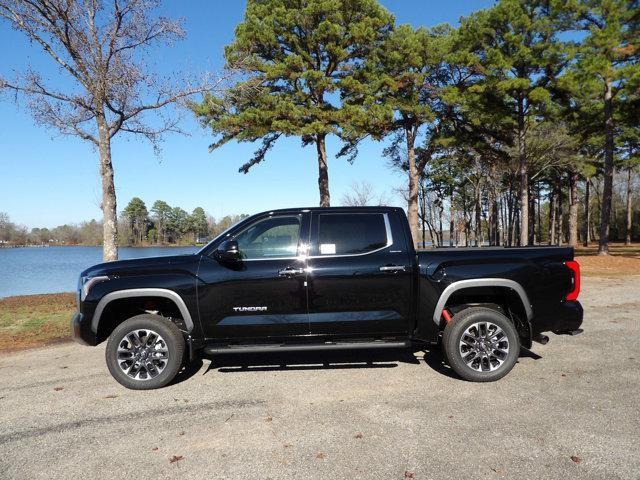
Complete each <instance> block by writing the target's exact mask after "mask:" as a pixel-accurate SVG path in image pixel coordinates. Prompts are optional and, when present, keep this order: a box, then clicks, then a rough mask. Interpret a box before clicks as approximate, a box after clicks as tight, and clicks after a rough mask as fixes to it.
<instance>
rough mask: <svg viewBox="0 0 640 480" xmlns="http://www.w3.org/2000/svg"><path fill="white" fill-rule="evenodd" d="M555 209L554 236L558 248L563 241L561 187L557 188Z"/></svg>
mask: <svg viewBox="0 0 640 480" xmlns="http://www.w3.org/2000/svg"><path fill="white" fill-rule="evenodd" d="M556 208H557V209H558V211H557V212H556V222H557V225H556V235H557V236H558V241H557V242H556V243H557V244H558V246H562V240H563V238H562V237H563V233H564V231H563V228H562V227H563V223H564V221H563V220H564V219H563V216H564V212H563V210H562V187H561V186H560V187H558V200H557V201H556Z"/></svg>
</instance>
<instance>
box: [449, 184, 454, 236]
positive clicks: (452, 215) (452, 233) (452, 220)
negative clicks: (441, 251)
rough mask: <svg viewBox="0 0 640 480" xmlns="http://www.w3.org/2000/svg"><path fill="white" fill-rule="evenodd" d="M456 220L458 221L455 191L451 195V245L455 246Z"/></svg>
mask: <svg viewBox="0 0 640 480" xmlns="http://www.w3.org/2000/svg"><path fill="white" fill-rule="evenodd" d="M455 222H456V210H455V206H454V203H453V192H451V195H450V196H449V246H450V247H453V242H454V241H455V235H456V234H455Z"/></svg>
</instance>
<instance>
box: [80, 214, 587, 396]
mask: <svg viewBox="0 0 640 480" xmlns="http://www.w3.org/2000/svg"><path fill="white" fill-rule="evenodd" d="M579 290H580V268H579V265H578V264H577V263H576V262H575V261H574V259H573V249H572V248H563V247H525V248H504V247H503V248H500V247H497V248H438V249H432V250H425V251H416V250H415V249H414V247H413V242H412V240H411V235H410V230H409V225H408V222H407V219H406V216H405V214H404V211H403V210H402V209H400V208H393V207H357V208H347V207H345V208H305V209H302V208H296V209H286V210H276V211H270V212H264V213H260V214H257V215H254V216H252V217H249V218H247V219H245V220H244V221H242V222H240V223H238V224H237V225H235V226H234V227H232V228H230V229H229V230H227V231H226V232H224V233H222V234H221V235H220V236H218V237H217V238H215V239H214V240H213V241H211V243H209V244H208V245H207V246H205V247H204V248H203V249H202V250H200V251H199V252H197V253H196V254H192V255H180V256H171V257H159V258H145V259H139V260H126V261H117V262H112V263H104V264H100V265H96V266H94V267H91V268H89V269H87V270H85V271H84V272H82V274H81V277H80V281H79V284H78V312H77V313H76V314H75V315H74V317H73V319H72V334H73V337H74V338H75V339H76V340H77V341H78V342H80V343H84V344H88V345H97V344H99V343H101V342H102V341H104V340H108V341H107V347H106V361H107V366H108V368H109V370H110V372H111V374H112V375H113V377H114V378H115V379H116V380H117V381H118V382H120V383H121V384H122V385H124V386H125V387H128V388H133V389H152V388H158V387H162V386H164V385H166V384H168V383H169V382H171V380H172V379H173V378H174V377H175V375H176V374H177V373H178V371H179V370H180V369H181V367H182V366H183V365H185V362H188V361H190V360H193V359H194V358H195V357H196V356H198V355H203V354H205V355H213V354H216V353H220V352H238V353H247V352H271V351H292V352H296V351H303V350H334V349H374V348H401V347H404V348H410V347H412V348H415V347H416V346H418V347H421V346H424V347H428V346H432V345H438V344H440V345H441V346H442V348H443V350H444V354H445V355H444V356H445V360H446V361H447V362H448V364H449V365H450V366H451V368H452V369H453V370H454V371H455V372H457V374H458V375H460V376H461V377H462V378H464V379H467V380H471V381H493V380H497V379H499V378H501V377H503V376H504V375H506V374H507V373H508V372H509V371H510V370H511V369H512V368H513V366H514V364H515V363H516V360H517V358H518V355H519V353H520V346H521V345H522V346H524V347H526V348H530V347H531V342H532V341H534V340H535V341H539V342H541V343H546V341H547V340H548V337H547V336H546V335H543V332H550V331H551V332H554V333H557V334H563V333H567V334H576V333H579V332H581V330H580V328H579V327H580V325H581V323H582V307H581V305H580V303H579V302H578V301H577V297H578V293H579Z"/></svg>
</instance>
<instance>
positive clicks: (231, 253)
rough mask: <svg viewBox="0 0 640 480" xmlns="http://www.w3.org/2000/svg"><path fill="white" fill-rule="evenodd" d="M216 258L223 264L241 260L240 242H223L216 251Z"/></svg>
mask: <svg viewBox="0 0 640 480" xmlns="http://www.w3.org/2000/svg"><path fill="white" fill-rule="evenodd" d="M215 254H216V257H218V259H219V260H221V261H223V262H231V261H235V260H240V250H239V249H238V242H236V241H235V240H227V241H225V242H222V243H221V244H220V246H219V247H218V248H217V249H216V252H215Z"/></svg>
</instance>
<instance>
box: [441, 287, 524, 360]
mask: <svg viewBox="0 0 640 480" xmlns="http://www.w3.org/2000/svg"><path fill="white" fill-rule="evenodd" d="M471 306H482V307H486V308H491V309H494V310H497V311H499V312H500V313H502V314H504V315H505V316H507V317H508V318H510V319H511V320H512V321H513V322H514V323H515V325H516V328H517V330H518V332H519V334H520V337H521V340H522V343H523V346H525V347H527V348H530V346H531V340H532V331H531V319H532V318H533V308H532V306H531V302H530V301H529V297H528V295H527V292H526V291H525V290H524V288H523V287H522V285H521V284H519V283H518V282H516V281H514V280H510V279H507V278H476V279H469V280H460V281H458V282H454V283H452V284H450V285H449V286H447V287H446V288H445V289H444V291H443V292H442V294H441V295H440V298H439V300H438V303H437V304H436V308H435V310H434V312H433V321H434V323H436V325H438V327H439V328H440V327H441V326H442V312H443V310H445V309H447V310H449V309H458V310H459V311H460V310H462V309H464V308H468V307H471Z"/></svg>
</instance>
